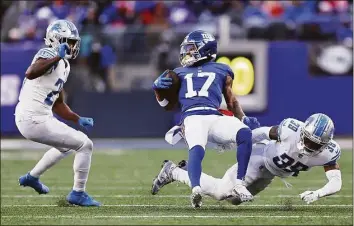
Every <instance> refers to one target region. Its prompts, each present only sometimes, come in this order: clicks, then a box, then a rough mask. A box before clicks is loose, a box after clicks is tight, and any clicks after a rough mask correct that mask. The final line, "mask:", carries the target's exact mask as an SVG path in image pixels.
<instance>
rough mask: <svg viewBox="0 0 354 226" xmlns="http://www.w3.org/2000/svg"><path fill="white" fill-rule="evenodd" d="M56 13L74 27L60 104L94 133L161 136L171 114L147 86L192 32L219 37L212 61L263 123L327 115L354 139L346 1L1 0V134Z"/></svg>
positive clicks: (10, 123)
mask: <svg viewBox="0 0 354 226" xmlns="http://www.w3.org/2000/svg"><path fill="white" fill-rule="evenodd" d="M55 19H69V20H71V21H72V22H74V23H75V24H76V25H77V27H78V28H79V30H80V35H81V38H82V41H81V50H80V57H78V59H77V60H75V61H73V62H72V64H73V66H72V70H71V75H70V77H69V80H68V82H67V84H66V86H65V91H66V92H67V102H68V103H69V105H70V106H71V107H72V108H73V109H74V110H76V111H78V112H79V113H80V114H84V115H87V116H91V117H93V118H94V119H95V128H94V130H92V131H91V132H90V136H91V137H93V138H110V139H112V138H159V139H160V140H162V138H163V135H164V134H165V132H166V131H167V130H168V129H169V128H170V127H171V126H173V125H174V123H175V122H176V120H178V117H179V112H178V111H176V112H172V113H166V112H164V111H163V110H162V109H161V108H160V107H159V105H158V104H157V103H156V101H155V98H154V95H153V92H152V90H151V84H152V82H153V81H154V79H155V78H156V77H157V76H158V75H159V74H160V73H161V72H163V71H164V70H165V69H166V68H169V69H173V68H175V67H177V66H179V61H178V54H179V44H180V43H181V41H182V39H183V37H184V36H185V35H186V34H187V33H189V32H190V31H192V30H195V29H204V30H206V31H208V32H211V33H213V34H214V35H215V36H216V37H217V38H218V40H219V55H218V58H217V60H218V61H219V62H224V63H227V64H229V65H230V66H231V67H232V68H233V70H234V72H235V74H236V75H237V76H236V79H235V88H234V91H235V94H237V95H238V96H240V99H241V103H242V105H243V107H244V109H245V111H246V112H247V114H249V115H252V116H256V117H258V119H259V121H260V122H261V124H263V125H271V124H276V123H279V122H280V121H281V120H282V119H283V118H285V117H290V116H291V117H295V118H298V119H300V120H304V119H305V118H306V117H307V116H308V115H310V114H311V113H314V112H323V113H326V114H328V115H329V116H330V117H332V119H333V120H334V122H335V126H336V134H337V136H342V137H343V136H348V137H351V136H352V125H353V120H352V113H353V111H352V109H353V99H352V84H353V82H352V81H353V77H352V75H353V68H352V67H353V65H352V60H353V59H352V57H353V55H352V48H353V47H352V35H353V29H352V27H353V21H352V1H346V0H345V1H298V0H296V1H247V0H241V1H231V0H216V1H211V0H185V1H109V0H102V1H88V0H83V1H63V0H56V1H3V2H2V3H1V22H2V25H1V135H2V137H3V138H4V137H7V138H14V137H15V138H16V137H17V138H19V137H21V136H20V134H19V133H18V130H17V128H16V126H15V123H14V116H13V112H14V107H15V105H16V103H17V98H18V93H19V90H20V88H21V83H22V79H23V77H24V72H25V70H26V68H27V67H28V65H29V64H30V62H31V60H32V57H33V55H34V54H35V53H36V51H37V50H38V48H40V47H41V46H42V45H43V44H44V43H43V37H44V35H45V30H46V27H47V25H48V23H50V22H51V21H53V20H55Z"/></svg>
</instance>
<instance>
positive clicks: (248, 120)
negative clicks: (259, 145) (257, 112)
mask: <svg viewBox="0 0 354 226" xmlns="http://www.w3.org/2000/svg"><path fill="white" fill-rule="evenodd" d="M242 122H243V123H244V124H245V125H246V126H248V127H249V128H250V129H251V130H254V129H257V128H259V127H260V126H261V124H260V123H259V122H258V120H257V118H255V117H247V116H244V117H243V118H242Z"/></svg>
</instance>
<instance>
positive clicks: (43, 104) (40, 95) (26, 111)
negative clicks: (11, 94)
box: [15, 48, 70, 115]
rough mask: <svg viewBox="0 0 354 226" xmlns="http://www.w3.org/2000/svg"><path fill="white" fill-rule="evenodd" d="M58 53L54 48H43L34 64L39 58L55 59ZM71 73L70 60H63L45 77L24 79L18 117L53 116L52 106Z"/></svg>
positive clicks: (17, 110)
mask: <svg viewBox="0 0 354 226" xmlns="http://www.w3.org/2000/svg"><path fill="white" fill-rule="evenodd" d="M55 56H57V52H56V51H55V50H54V49H52V48H43V49H40V50H39V51H38V53H37V54H36V55H35V56H34V58H33V60H32V63H31V64H33V63H34V62H35V61H36V60H37V59H38V58H45V59H49V58H53V57H55ZM69 73H70V64H69V62H68V60H66V59H62V60H60V61H59V62H58V63H57V64H56V65H54V66H53V67H52V68H51V69H49V70H48V71H47V72H46V73H45V74H44V75H42V76H41V77H38V78H36V79H33V80H29V79H26V78H25V79H24V81H23V84H22V88H21V91H20V95H19V103H18V104H17V107H16V113H15V114H16V115H46V114H53V113H52V106H53V104H54V103H55V101H56V99H57V98H58V97H59V93H60V91H61V90H62V89H63V85H64V83H65V82H66V81H67V78H68V76H69Z"/></svg>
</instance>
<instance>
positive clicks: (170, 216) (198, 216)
mask: <svg viewBox="0 0 354 226" xmlns="http://www.w3.org/2000/svg"><path fill="white" fill-rule="evenodd" d="M1 218H28V219H56V218H57V219H58V218H59V219H60V218H77V219H95V218H128V219H129V218H131V219H133V218H155V219H156V218H214V219H215V218H331V219H334V218H335V219H338V218H352V216H335V215H334V216H333V215H309V216H306V215H302V216H301V215H288V216H278V215H275V216H270V215H230V216H227V215H196V216H188V215H157V216H156V215H146V216H143V215H141V216H136V215H135V216H134V215H109V216H104V215H102V216H100V215H91V216H81V215H60V216H53V215H42V216H23V215H21V216H16V215H11V216H4V215H2V216H1Z"/></svg>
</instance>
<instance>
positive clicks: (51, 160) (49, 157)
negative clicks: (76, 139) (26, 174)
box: [30, 148, 72, 178]
mask: <svg viewBox="0 0 354 226" xmlns="http://www.w3.org/2000/svg"><path fill="white" fill-rule="evenodd" d="M70 153H72V151H67V152H61V151H59V150H58V149H56V148H51V149H49V150H48V151H47V152H46V153H45V154H44V155H43V157H42V158H41V160H39V162H38V163H37V165H36V166H35V167H34V168H33V169H32V170H31V171H30V175H31V176H33V177H37V178H38V177H40V176H41V175H42V174H43V173H44V172H45V171H46V170H47V169H49V168H51V167H52V166H54V165H55V164H56V163H57V162H59V161H60V160H62V159H63V158H65V157H66V156H68V155H69V154H70Z"/></svg>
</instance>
